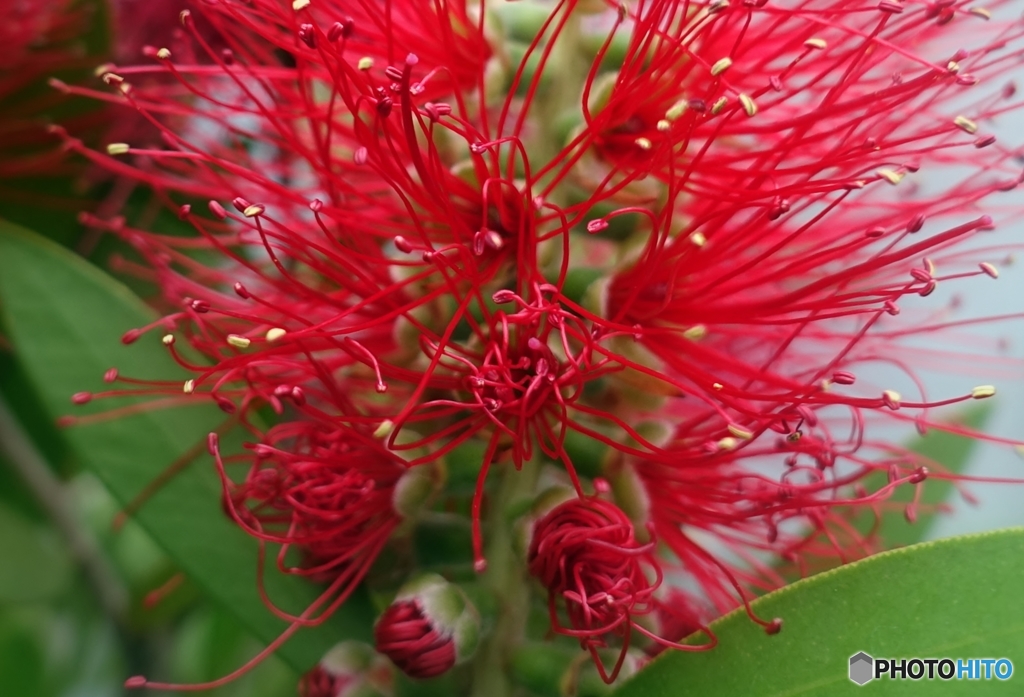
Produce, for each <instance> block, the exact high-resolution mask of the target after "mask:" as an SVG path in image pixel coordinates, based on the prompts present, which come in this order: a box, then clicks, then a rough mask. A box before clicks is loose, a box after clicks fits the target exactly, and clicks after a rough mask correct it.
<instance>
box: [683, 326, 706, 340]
mask: <svg viewBox="0 0 1024 697" xmlns="http://www.w3.org/2000/svg"><path fill="white" fill-rule="evenodd" d="M707 334H708V328H707V327H705V326H704V325H703V324H695V325H693V326H692V327H690V328H689V329H687V330H686V331H684V332H683V336H685V337H686V338H687V339H689V340H690V341H697V340H698V339H703V338H704V337H705V336H707Z"/></svg>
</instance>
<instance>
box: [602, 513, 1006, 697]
mask: <svg viewBox="0 0 1024 697" xmlns="http://www.w3.org/2000/svg"><path fill="white" fill-rule="evenodd" d="M1022 575H1024V528H1014V529H1010V530H1001V531H997V532H992V533H984V534H980V535H968V536H964V537H956V538H950V539H946V540H939V541H937V542H927V543H924V544H920V545H915V546H913V547H906V548H903V549H899V550H894V551H891V552H886V553H883V554H879V555H877V556H874V557H869V558H868V559H864V560H862V561H859V562H856V563H854V564H849V565H847V566H844V567H841V568H838V569H835V570H833V571H829V572H826V573H823V574H819V575H817V576H814V577H811V578H808V579H805V580H803V581H798V582H797V583H794V584H792V585H791V586H787V587H786V588H783V589H781V590H779V591H776V592H774V593H771V594H769V595H767V596H765V597H763V598H761V599H759V600H757V601H755V602H754V603H753V604H752V605H753V609H754V612H756V613H757V614H758V615H759V616H760V617H762V618H767V619H771V618H773V617H781V618H782V619H783V622H784V624H783V629H782V631H781V632H780V633H779V634H777V635H775V636H769V635H767V634H765V632H764V631H763V630H762V629H761V627H760V626H759V625H757V624H755V623H754V622H751V621H750V620H749V619H748V618H747V617H746V615H745V614H744V613H743V612H742V611H736V612H733V613H730V614H729V615H727V616H725V617H724V618H722V619H720V620H718V621H716V622H715V623H713V624H712V625H711V628H712V630H713V631H714V632H715V634H717V636H718V640H719V645H718V647H716V648H715V649H713V650H711V651H705V652H693V653H691V652H682V651H672V650H669V651H667V652H666V653H665V654H664V655H663V656H662V657H661V658H659V659H658V660H656V661H653V662H652V663H651V664H650V665H649V666H647V667H646V668H645V669H643V670H642V671H640V673H639V674H638V675H637V676H635V677H634V678H632V679H631V680H629V681H628V682H626V683H625V684H623V685H622V686H621V687H620V688H619V689H618V690H616V692H615V696H616V697H688V696H689V695H693V696H695V697H707V696H708V695H743V696H744V697H783V696H786V697H790V696H794V695H800V697H819V696H820V697H836V696H839V697H841V696H842V695H847V694H849V695H862V694H868V693H870V694H871V695H906V694H914V695H919V694H943V695H949V694H964V695H966V694H986V695H987V694H992V693H999V694H1019V693H1020V686H1019V685H1016V686H1014V683H1015V682H1018V683H1019V677H1017V679H1016V680H1012V679H1011V680H1010V681H1008V682H1006V683H1003V682H1000V681H998V680H992V681H988V682H984V683H980V682H979V683H972V682H968V683H956V685H953V684H948V685H947V684H941V683H944V682H945V681H941V680H934V681H928V680H921V681H917V682H915V683H914V684H913V685H909V684H908V681H906V680H889V679H886V678H881V679H878V680H875V681H874V682H872V683H870V684H869V685H868V686H866V687H858V686H857V685H855V684H854V683H852V682H851V681H850V680H849V678H848V665H849V659H850V656H852V655H854V654H856V653H858V652H860V651H864V652H865V653H867V654H869V655H871V656H874V657H876V658H911V657H923V658H929V657H935V658H945V657H949V658H953V659H956V658H985V657H994V658H1000V657H1007V658H1009V659H1010V660H1015V659H1016V662H1017V665H1018V666H1020V665H1022V663H1021V660H1020V657H1021V656H1022V655H1024V603H1021V602H1020V590H1019V582H1020V578H1021V577H1022ZM1018 669H1019V668H1018ZM1015 677H1016V676H1015ZM954 682H955V681H954ZM937 683H938V684H937ZM862 690H863V691H862ZM961 690H962V691H961Z"/></svg>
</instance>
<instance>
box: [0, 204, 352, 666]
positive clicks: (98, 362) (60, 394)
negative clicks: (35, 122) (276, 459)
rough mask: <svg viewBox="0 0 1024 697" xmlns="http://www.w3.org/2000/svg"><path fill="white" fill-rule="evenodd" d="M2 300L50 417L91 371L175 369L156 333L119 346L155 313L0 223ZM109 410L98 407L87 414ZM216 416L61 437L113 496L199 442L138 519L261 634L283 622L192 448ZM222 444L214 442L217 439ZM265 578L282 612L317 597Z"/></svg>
mask: <svg viewBox="0 0 1024 697" xmlns="http://www.w3.org/2000/svg"><path fill="white" fill-rule="evenodd" d="M0 301H2V312H3V315H4V320H5V322H6V326H7V328H8V329H9V331H10V333H11V337H12V339H13V343H14V345H15V347H16V350H17V353H18V357H19V360H20V361H21V363H22V365H23V366H24V367H25V369H26V372H27V373H28V375H29V377H30V379H31V380H32V382H33V383H34V384H35V385H36V386H37V388H38V390H39V393H40V397H41V399H42V402H43V403H44V404H45V405H46V406H47V408H48V410H49V411H50V413H51V414H52V415H54V416H58V415H62V414H67V413H69V412H71V411H72V409H78V408H77V407H72V405H71V403H70V402H69V396H70V395H71V394H72V393H74V392H78V391H82V390H92V389H98V388H99V389H102V387H103V383H102V381H101V377H102V375H103V373H104V371H106V370H107V369H108V368H110V367H112V366H117V367H118V368H119V370H120V371H121V374H122V375H131V376H135V377H144V378H148V379H173V380H183V379H184V377H185V376H183V375H182V374H181V372H180V369H179V368H178V367H177V365H176V364H175V363H174V362H173V361H172V360H171V358H170V357H169V355H168V353H167V351H166V349H165V348H164V347H163V346H162V345H161V344H160V341H159V339H157V338H154V337H144V338H143V340H140V341H139V342H137V343H136V344H135V345H133V346H131V347H125V346H123V345H122V344H121V342H120V336H121V335H122V334H123V333H124V332H125V331H126V330H127V329H130V328H133V327H138V326H142V325H144V324H147V323H149V322H151V321H152V319H153V316H152V314H151V312H150V311H149V310H148V309H147V308H146V307H145V305H143V303H142V302H140V301H139V300H138V299H137V298H136V297H134V296H133V295H131V293H129V292H128V291H127V289H125V288H124V287H123V286H121V285H119V284H118V283H117V282H115V281H113V280H112V279H111V278H109V277H108V276H106V275H105V274H103V273H102V272H101V271H99V270H98V269H96V268H95V267H93V266H90V265H89V264H88V263H86V262H84V261H83V260H81V259H80V258H78V257H76V256H74V255H73V254H71V253H70V252H68V251H66V250H64V249H63V248H61V247H59V246H58V245H56V244H54V243H52V242H49V241H48V240H45V239H44V238H42V237H39V236H38V235H34V234H32V233H29V232H27V231H24V230H22V229H20V228H17V227H15V226H13V225H10V224H8V223H4V222H2V221H0ZM147 338H148V339H150V340H148V341H147V340H146V339H147ZM129 403H130V402H129ZM90 406H92V405H90ZM109 407H110V404H102V405H99V406H98V407H97V408H95V409H93V411H97V410H102V409H103V408H109ZM88 411H89V410H86V411H85V412H79V411H76V412H75V413H88ZM224 419H225V415H224V414H223V413H222V412H220V411H219V410H218V409H216V408H214V407H210V406H206V405H198V406H188V407H183V408H174V409H170V408H168V409H159V410H156V411H143V412H136V413H134V414H130V415H126V416H119V417H118V418H116V419H106V420H102V421H100V422H97V423H92V424H90V425H80V426H75V427H72V428H70V429H67V431H66V432H65V435H66V437H67V439H68V441H69V443H70V445H71V446H72V448H73V449H74V450H75V451H76V452H77V453H78V454H79V456H80V457H81V459H82V461H83V465H84V466H85V467H86V468H88V469H90V470H92V471H93V472H95V473H96V475H97V476H99V478H100V479H101V480H102V481H103V482H104V484H106V486H107V487H108V488H109V489H110V491H111V493H112V494H113V495H114V496H115V498H117V499H118V500H119V501H120V502H121V503H122V504H123V505H127V504H128V503H129V502H131V501H132V500H133V499H134V498H135V497H136V496H137V495H138V494H139V493H140V492H141V491H143V490H144V489H145V488H146V487H147V485H149V484H150V483H151V482H153V481H154V480H155V479H156V478H157V477H158V476H159V475H160V474H161V472H163V471H164V470H165V469H166V468H167V467H168V466H169V465H170V464H171V463H173V462H174V461H175V460H176V459H178V458H179V457H181V456H183V455H184V454H186V453H187V452H189V451H190V450H192V449H196V448H197V447H199V448H200V450H199V452H200V453H201V454H200V455H199V456H198V457H197V458H196V461H195V462H193V463H192V464H191V465H190V466H188V467H187V468H186V469H184V470H183V471H182V472H180V473H179V474H178V475H177V476H175V477H174V478H172V479H171V480H170V481H168V482H167V483H166V484H164V485H162V486H161V487H160V488H159V490H158V491H157V492H156V493H155V495H153V496H152V498H150V499H148V500H147V501H146V503H145V505H143V506H142V508H141V509H140V510H139V511H138V513H137V516H136V517H137V519H138V521H139V522H140V523H141V525H142V527H143V528H144V529H145V530H146V531H147V532H148V533H149V534H150V535H151V536H152V537H153V539H154V540H155V541H156V542H157V543H158V544H160V545H161V546H162V547H163V548H164V549H165V550H166V551H167V553H168V555H169V556H170V557H171V558H173V559H174V560H175V562H176V563H177V564H178V565H179V566H180V568H181V569H182V571H184V572H185V573H186V574H187V575H188V576H189V577H191V578H192V579H193V580H194V581H195V582H196V583H197V584H198V585H200V586H201V587H202V588H204V590H205V591H206V592H207V593H208V594H209V595H210V597H212V598H213V599H215V600H216V601H217V602H219V603H220V604H221V605H222V606H223V607H225V608H226V609H228V610H229V611H230V612H232V613H233V614H234V615H235V616H237V617H238V618H239V619H240V621H241V622H242V624H243V625H244V626H246V627H247V628H248V629H249V630H250V631H252V632H253V634H254V635H255V636H256V637H258V638H259V639H260V640H262V641H264V642H269V641H271V640H272V639H274V638H275V637H277V636H278V635H279V634H280V633H281V632H282V631H283V630H284V629H285V627H286V624H285V623H284V622H282V621H281V620H279V619H277V618H275V617H273V616H272V615H271V613H270V612H269V611H268V610H267V608H266V607H265V606H264V604H263V602H262V601H261V599H260V596H259V594H258V591H257V585H256V577H257V573H256V565H257V562H256V544H255V542H254V541H253V540H252V539H251V538H249V537H248V536H247V535H245V534H244V533H243V532H242V531H240V530H239V529H237V527H236V526H235V525H234V524H233V523H231V522H230V521H229V520H228V518H227V517H226V516H225V515H224V513H223V512H222V510H221V502H220V496H221V491H220V484H219V482H218V479H217V477H216V474H215V472H214V470H213V468H212V467H211V466H210V463H209V458H208V457H207V456H206V455H205V452H204V451H203V450H202V449H201V445H202V443H203V442H204V440H205V436H206V434H207V433H208V432H210V431H211V430H213V429H214V428H216V427H217V426H218V425H220V424H222V423H223V422H224ZM235 440H236V441H237V440H238V439H237V438H236V439H235ZM230 441H231V438H228V437H225V438H224V439H223V443H224V445H225V447H230ZM236 447H237V443H236ZM264 580H265V584H266V588H267V592H268V593H269V595H270V597H271V598H272V599H273V600H274V601H275V602H276V603H277V604H278V606H279V607H282V608H283V609H285V610H288V611H289V612H292V613H297V612H299V611H301V610H302V609H304V608H305V607H306V606H307V605H308V604H309V603H310V602H311V601H312V600H313V599H314V598H315V596H316V594H317V589H316V588H314V587H313V586H312V584H309V583H308V582H306V581H304V580H302V579H298V578H295V577H292V576H285V575H283V574H280V573H278V572H277V571H276V570H274V569H273V568H272V565H271V567H268V568H267V569H266V572H265V577H264ZM371 621H372V618H371V617H369V616H368V607H367V604H365V603H361V602H359V599H354V600H353V601H351V602H349V603H346V605H345V606H344V607H343V608H342V610H341V611H339V612H338V613H336V614H335V615H334V616H333V617H332V618H331V619H330V620H329V621H328V622H326V623H324V624H323V625H321V626H319V627H316V628H309V629H304V630H302V631H300V632H299V633H298V635H297V636H295V637H294V638H293V639H291V640H290V641H289V642H288V643H286V644H285V645H284V646H283V647H282V648H281V650H280V652H279V655H280V656H281V657H282V658H283V659H284V660H285V661H286V662H287V663H289V664H290V665H291V666H292V667H293V668H294V669H296V670H298V671H304V670H306V669H308V668H310V667H311V666H312V665H313V664H315V663H316V662H317V661H318V660H319V659H320V657H321V656H322V655H323V654H324V653H325V652H326V651H327V650H328V649H329V648H330V647H331V646H332V645H333V644H334V643H336V642H337V641H339V640H342V639H344V638H348V637H352V636H355V637H356V638H363V637H366V636H367V635H368V633H369V628H370V625H371Z"/></svg>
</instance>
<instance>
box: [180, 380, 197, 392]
mask: <svg viewBox="0 0 1024 697" xmlns="http://www.w3.org/2000/svg"><path fill="white" fill-rule="evenodd" d="M181 391H182V392H184V393H185V394H192V393H193V392H195V391H196V381H195V380H186V381H185V384H184V385H182V386H181Z"/></svg>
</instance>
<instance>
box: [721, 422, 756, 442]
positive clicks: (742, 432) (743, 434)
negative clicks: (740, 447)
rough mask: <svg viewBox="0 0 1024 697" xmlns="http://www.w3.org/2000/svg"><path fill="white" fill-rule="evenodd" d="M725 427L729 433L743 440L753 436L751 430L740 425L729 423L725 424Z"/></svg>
mask: <svg viewBox="0 0 1024 697" xmlns="http://www.w3.org/2000/svg"><path fill="white" fill-rule="evenodd" d="M726 428H727V429H728V431H729V433H731V434H733V435H734V436H736V437H737V438H741V439H743V440H750V439H751V438H753V437H754V434H753V432H752V431H748V430H747V429H745V428H743V427H741V426H737V425H736V424H729V425H728V426H726Z"/></svg>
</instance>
